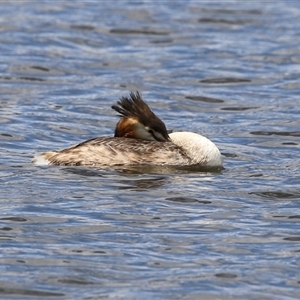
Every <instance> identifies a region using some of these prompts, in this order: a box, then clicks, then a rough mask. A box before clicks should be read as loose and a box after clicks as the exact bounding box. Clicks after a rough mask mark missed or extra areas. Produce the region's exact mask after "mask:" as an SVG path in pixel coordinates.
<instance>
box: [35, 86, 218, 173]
mask: <svg viewBox="0 0 300 300" xmlns="http://www.w3.org/2000/svg"><path fill="white" fill-rule="evenodd" d="M112 109H113V110H115V111H116V112H117V113H119V116H120V120H119V121H118V123H117V125H116V128H115V132H114V136H113V137H112V136H109V137H96V138H92V139H89V140H86V141H83V142H81V143H79V144H76V145H73V146H71V147H69V148H66V149H63V150H59V151H48V152H44V153H42V154H38V155H37V156H35V157H34V159H33V163H35V164H37V165H58V166H85V167H94V168H105V167H122V166H124V167H126V166H141V165H156V166H199V167H203V168H221V167H222V163H223V162H222V157H221V153H220V151H219V149H218V148H217V146H216V145H215V144H214V143H213V142H212V141H210V140H209V139H208V138H206V137H204V136H202V135H200V134H197V133H194V132H186V131H183V132H172V133H170V134H169V133H168V130H167V128H166V126H165V124H164V122H163V121H162V120H161V119H160V118H159V117H158V116H157V115H156V114H155V113H154V112H153V111H152V110H151V108H150V107H149V106H148V104H147V103H146V102H145V101H144V100H143V99H142V96H141V94H140V93H139V92H138V91H136V92H131V93H130V94H129V96H123V97H121V98H120V100H119V101H117V103H116V104H114V105H112Z"/></svg>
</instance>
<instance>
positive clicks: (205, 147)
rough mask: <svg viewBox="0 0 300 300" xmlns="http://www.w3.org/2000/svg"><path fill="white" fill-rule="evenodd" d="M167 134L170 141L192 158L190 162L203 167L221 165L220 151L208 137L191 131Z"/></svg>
mask: <svg viewBox="0 0 300 300" xmlns="http://www.w3.org/2000/svg"><path fill="white" fill-rule="evenodd" d="M169 136H170V138H171V140H172V142H173V143H174V144H176V145H177V146H179V147H181V148H182V149H183V150H184V151H185V152H186V154H187V156H188V157H190V158H191V159H192V164H195V165H196V164H199V165H201V166H205V167H221V166H222V157H221V153H220V151H219V149H218V148H217V146H216V145H215V144H214V143H213V142H211V141H210V140H209V139H208V138H206V137H204V136H202V135H199V134H197V133H193V132H174V133H171V134H169Z"/></svg>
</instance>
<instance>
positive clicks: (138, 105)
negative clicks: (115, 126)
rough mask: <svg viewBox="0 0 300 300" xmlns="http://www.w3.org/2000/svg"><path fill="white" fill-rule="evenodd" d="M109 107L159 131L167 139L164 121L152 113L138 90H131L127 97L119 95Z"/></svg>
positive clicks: (123, 115) (122, 115)
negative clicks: (115, 101) (117, 99)
mask: <svg viewBox="0 0 300 300" xmlns="http://www.w3.org/2000/svg"><path fill="white" fill-rule="evenodd" d="M111 108H112V109H114V110H115V111H116V112H118V113H119V114H120V115H121V117H125V118H135V119H137V120H138V121H139V122H140V123H141V124H143V125H144V126H148V127H149V128H151V129H153V130H155V131H157V132H160V133H161V134H162V135H163V136H164V137H165V138H166V139H168V137H169V136H168V132H167V129H166V126H165V124H164V122H163V121H162V120H161V119H160V118H159V117H157V116H156V115H155V114H154V112H153V111H152V110H151V109H150V107H149V106H148V104H147V103H146V102H145V101H144V100H143V99H142V96H141V94H140V93H139V92H138V91H136V92H131V93H130V94H129V97H125V96H123V97H121V98H120V100H119V101H118V102H117V104H116V105H112V107H111Z"/></svg>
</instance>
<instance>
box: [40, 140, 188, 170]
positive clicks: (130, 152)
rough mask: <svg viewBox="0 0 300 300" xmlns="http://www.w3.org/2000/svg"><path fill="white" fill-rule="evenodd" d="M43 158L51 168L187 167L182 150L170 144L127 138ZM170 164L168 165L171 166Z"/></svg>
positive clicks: (91, 143) (92, 142)
mask: <svg viewBox="0 0 300 300" xmlns="http://www.w3.org/2000/svg"><path fill="white" fill-rule="evenodd" d="M42 156H43V157H44V158H45V159H47V160H48V161H49V163H50V164H53V165H64V166H70V165H73V166H74V165H83V166H95V167H97V166H98V167H101V166H107V165H111V166H113V165H135V164H138V165H142V164H144V165H147V164H157V165H164V164H167V162H168V164H169V165H181V164H183V163H184V164H189V163H190V160H189V159H188V158H187V157H186V156H185V154H184V153H183V151H182V150H181V148H179V147H178V146H176V145H175V144H173V143H172V142H165V143H160V142H156V141H144V140H136V139H129V138H111V137H102V138H94V139H91V140H88V141H85V142H82V143H80V144H77V145H75V146H72V147H70V148H67V149H64V150H61V151H59V152H46V153H43V154H42ZM170 162H171V163H170Z"/></svg>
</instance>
